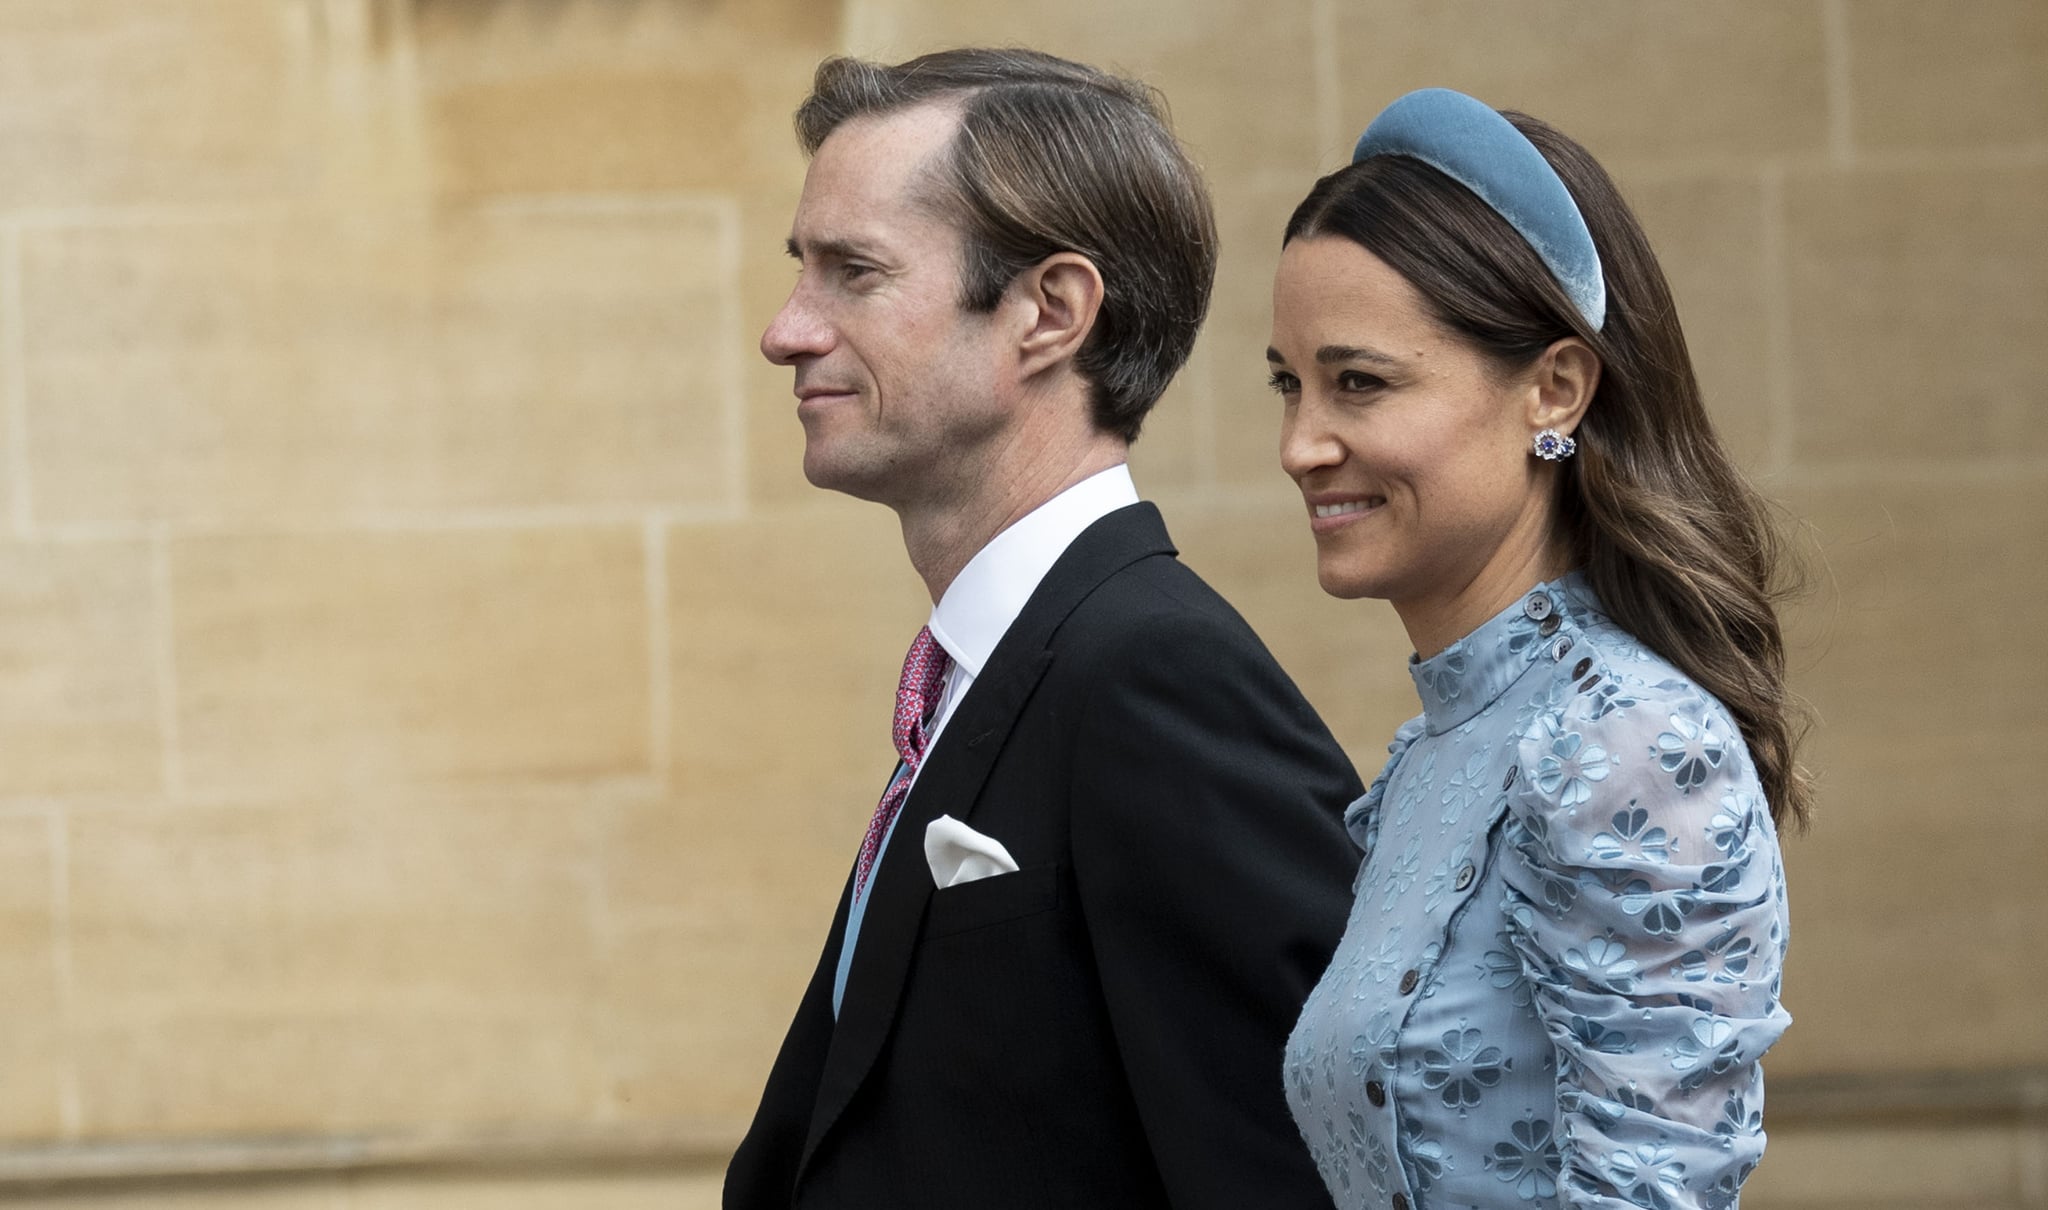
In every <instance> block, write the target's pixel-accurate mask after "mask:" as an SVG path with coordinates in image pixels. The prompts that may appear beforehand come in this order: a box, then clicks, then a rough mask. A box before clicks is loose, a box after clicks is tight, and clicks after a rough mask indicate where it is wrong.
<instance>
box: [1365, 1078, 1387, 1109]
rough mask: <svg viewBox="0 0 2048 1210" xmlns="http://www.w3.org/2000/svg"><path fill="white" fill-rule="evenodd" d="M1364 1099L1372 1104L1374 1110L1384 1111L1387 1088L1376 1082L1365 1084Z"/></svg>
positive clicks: (1369, 1081) (1370, 1081)
mask: <svg viewBox="0 0 2048 1210" xmlns="http://www.w3.org/2000/svg"><path fill="white" fill-rule="evenodd" d="M1365 1099H1366V1100H1368V1101H1371V1102H1372V1107H1373V1108H1374V1109H1384V1108H1386V1104H1387V1086H1386V1085H1385V1084H1382V1083H1380V1082H1379V1081H1378V1080H1367V1081H1366V1082H1365Z"/></svg>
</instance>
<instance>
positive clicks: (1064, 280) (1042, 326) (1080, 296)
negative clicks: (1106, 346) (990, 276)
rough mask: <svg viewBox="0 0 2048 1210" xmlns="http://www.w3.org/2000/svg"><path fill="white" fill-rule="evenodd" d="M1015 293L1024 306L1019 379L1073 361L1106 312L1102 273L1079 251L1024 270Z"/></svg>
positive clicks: (1019, 349)
mask: <svg viewBox="0 0 2048 1210" xmlns="http://www.w3.org/2000/svg"><path fill="white" fill-rule="evenodd" d="M1011 290H1012V291H1014V292H1016V294H1017V298H1018V301H1019V302H1020V303H1021V304H1022V305H1023V308H1024V312H1023V314H1024V318H1025V328H1024V331H1023V334H1022V338H1021V339H1020V341H1019V343H1018V358H1019V362H1020V364H1019V366H1018V372H1019V376H1020V377H1023V378H1030V377H1032V376H1033V375H1035V374H1038V373H1040V372H1042V371H1044V370H1047V369H1050V368H1052V367H1054V366H1056V365H1059V364H1060V363H1062V362H1066V361H1071V360H1072V359H1073V357H1074V355H1075V354H1077V353H1079V352H1080V351H1081V346H1082V345H1083V344H1085V343H1086V342H1087V340H1088V333H1089V332H1090V331H1092V330H1094V327H1095V317H1096V315H1098V314H1099V313H1100V312H1101V310H1102V273H1101V271H1100V270H1098V269H1097V268H1096V267H1095V262H1094V261H1091V260H1089V259H1088V258H1087V257H1085V256H1082V255H1081V254H1080V253H1078V252H1057V253H1054V254H1053V255H1051V256H1048V257H1046V258H1045V259H1044V260H1042V261H1040V262H1038V263H1037V264H1036V265H1033V266H1032V267H1031V268H1029V269H1026V270H1025V271H1024V272H1023V274H1021V275H1020V276H1019V277H1018V279H1017V280H1016V282H1015V283H1013V284H1012V285H1011Z"/></svg>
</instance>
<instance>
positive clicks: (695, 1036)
mask: <svg viewBox="0 0 2048 1210" xmlns="http://www.w3.org/2000/svg"><path fill="white" fill-rule="evenodd" d="M868 806H869V808H870V809H872V803H869V804H868ZM693 807H694V809H693ZM757 809H758V804H756V803H753V802H750V801H747V800H745V799H743V798H736V799H733V800H727V801H722V802H719V803H716V804H683V803H672V804H664V805H661V806H658V807H652V808H635V809H629V810H625V811H622V812H620V813H619V815H618V817H617V819H616V822H615V824H614V827H613V830H612V832H611V833H610V836H609V838H608V845H607V848H606V851H605V854H604V862H603V865H602V867H601V868H602V869H603V871H604V874H605V879H606V893H607V907H608V911H609V916H610V920H611V922H612V941H611V945H610V946H609V948H608V951H607V961H606V965H605V969H604V973H603V981H602V984H601V987H602V989H603V991H602V1013H603V1019H604V1021H605V1023H606V1025H605V1030H604V1036H605V1037H606V1038H607V1040H608V1042H609V1044H610V1052H609V1056H608V1057H609V1062H610V1067H609V1068H608V1070H609V1073H610V1077H611V1084H610V1087H609V1095H610V1103H611V1105H612V1110H613V1112H614V1113H616V1114H618V1115H620V1116H621V1117H626V1118H631V1119H637V1120H647V1121H673V1120H678V1119H681V1120H690V1121H699V1122H704V1123H709V1124H715V1125H716V1127H717V1128H719V1129H722V1130H724V1131H725V1132H727V1133H728V1134H729V1135H730V1136H731V1138H732V1139H734V1140H735V1141H737V1140H738V1139H739V1137H740V1136H741V1134H742V1133H743V1132H744V1131H745V1129H746V1126H747V1123H748V1122H749V1121H750V1120H751V1119H752V1117H753V1112H754V1108H755V1106H756V1105H758V1104H759V1102H760V1098H761V1089H762V1086H763V1085H764V1084H765V1083H766V1081H767V1078H768V1069H769V1066H770V1065H771V1064H772V1063H773V1062H774V1059H775V1055H776V1052H777V1050H778V1049H779V1048H780V1047H781V1044H782V1038H783V1034H784V1033H785V1032H786V1031H787V1029H788V1026H789V1022H790V1019H791V1018H792V1017H793V1016H794V1015H795V1013H796V1007H797V1002H798V1001H799V1000H800V999H801V998H802V996H803V992H804V989H805V987H806V986H807V985H808V984H809V982H810V979H811V975H812V972H813V971H814V970H815V969H816V967H817V964H818V960H819V953H820V951H821V950H822V949H823V947H824V943H825V940H826V934H827V931H828V929H829V926H830V924H831V922H832V913H833V908H834V905H835V904H836V903H837V901H838V897H839V894H840V892H841V890H842V889H843V888H844V886H845V883H846V877H847V873H848V871H849V870H850V869H851V868H852V865H853V859H854V853H855V851H856V850H857V849H858V848H859V845H860V839H859V837H858V835H847V834H845V830H843V829H842V830H840V831H837V832H832V831H827V830H825V829H820V828H817V827H815V826H813V827H811V828H809V829H808V830H806V829H803V828H801V827H799V826H791V827H788V828H784V829H781V830H779V831H770V830H768V829H765V828H763V827H762V826H761V825H760V823H759V822H758V821H756V820H754V819H752V818H750V816H751V815H753V813H754V812H755V811H756V810H757Z"/></svg>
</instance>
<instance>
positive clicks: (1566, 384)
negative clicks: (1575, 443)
mask: <svg viewBox="0 0 2048 1210" xmlns="http://www.w3.org/2000/svg"><path fill="white" fill-rule="evenodd" d="M1529 374H1530V379H1529V382H1530V391H1529V431H1530V433H1531V434H1532V435H1533V434H1534V433H1537V432H1540V431H1542V430H1544V429H1556V430H1557V431H1558V432H1560V433H1563V434H1565V435H1566V436H1570V435H1571V431H1572V430H1573V429H1575V428H1577V427H1578V426H1579V420H1580V418H1581V417H1583V416H1584V415H1585V414H1586V408H1587V406H1588V405H1590V404H1591V403H1592V402H1593V393H1594V392H1595V391H1597V390H1599V389H1600V355H1599V354H1597V353H1595V352H1594V351H1593V349H1592V346H1590V345H1588V344H1587V343H1586V342H1585V341H1583V340H1580V339H1579V338H1578V337H1576V336H1567V337H1565V338H1564V339H1563V340H1560V341H1558V342H1557V343H1556V344H1553V345H1551V346H1550V347H1549V348H1547V349H1545V350H1543V352H1542V354H1541V355H1540V356H1538V357H1537V358H1536V364H1535V365H1534V366H1532V367H1531V368H1530V371H1529Z"/></svg>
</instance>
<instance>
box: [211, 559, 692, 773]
mask: <svg viewBox="0 0 2048 1210" xmlns="http://www.w3.org/2000/svg"><path fill="white" fill-rule="evenodd" d="M643 545H644V544H643V539H642V536H641V534H640V533H639V532H638V531H637V530H634V529H627V528H623V527H620V528H580V527H566V528H555V529H535V530H500V529H478V530H456V531H445V530H444V531H426V532H399V531H388V532H367V533H325V534H303V535H297V536H290V537H282V536H281V537H249V538H234V537H220V538H190V539H185V540H180V541H178V542H176V543H175V544H174V546H173V549H172V554H171V560H172V571H171V578H172V583H173V588H172V596H173V600H174V605H173V613H174V615H175V619H176V621H175V626H174V642H175V658H176V661H177V666H178V679H179V700H178V727H179V733H180V737H181V739H182V743H183V759H184V769H185V775H186V781H187V783H188V785H190V786H191V787H192V788H193V789H195V790H199V791H206V790H212V789H222V790H242V789H251V788H265V787H270V788H287V787H289V788H300V787H305V786H309V785H319V784H350V785H363V784H375V783H389V782H394V781H397V782H433V783H445V784H456V783H464V782H469V783H477V782H505V781H511V780H543V781H559V780H582V779H590V778H604V777H619V776H634V775H645V774H646V773H648V772H649V765H648V762H649V759H650V757H649V748H650V742H651V737H650V733H649V732H650V723H649V718H650V702H649V680H650V674H649V668H648V660H649V658H650V657H649V653H648V634H649V621H648V617H647V591H646V581H645V566H644V557H643Z"/></svg>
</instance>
